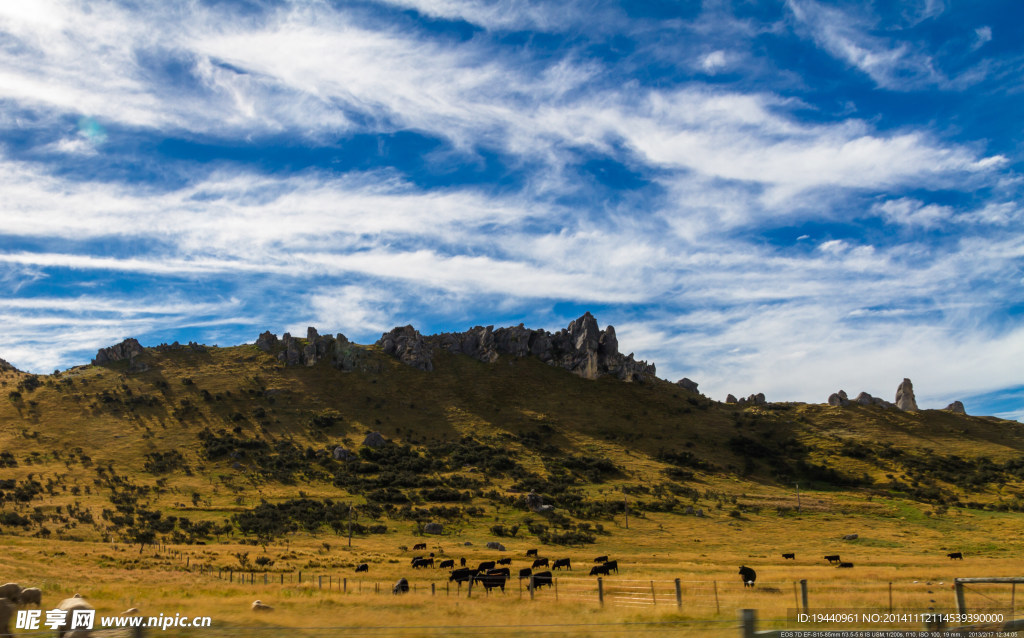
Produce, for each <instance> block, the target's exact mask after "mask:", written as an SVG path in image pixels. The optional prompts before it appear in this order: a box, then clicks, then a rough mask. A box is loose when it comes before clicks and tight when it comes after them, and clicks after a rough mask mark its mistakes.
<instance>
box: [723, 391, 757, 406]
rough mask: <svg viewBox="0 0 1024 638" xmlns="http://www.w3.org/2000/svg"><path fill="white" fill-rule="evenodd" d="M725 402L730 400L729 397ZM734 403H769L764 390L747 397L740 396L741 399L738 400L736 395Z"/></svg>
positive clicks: (741, 404)
mask: <svg viewBox="0 0 1024 638" xmlns="http://www.w3.org/2000/svg"><path fill="white" fill-rule="evenodd" d="M729 396H730V397H731V396H732V395H731V394H730V395H729ZM725 402H726V403H729V402H730V401H729V399H726V400H725ZM732 403H735V404H736V405H740V406H743V405H767V404H768V401H767V400H766V399H765V398H764V392H758V393H757V394H751V395H750V396H749V397H746V398H743V397H740V398H739V400H736V397H733V401H732Z"/></svg>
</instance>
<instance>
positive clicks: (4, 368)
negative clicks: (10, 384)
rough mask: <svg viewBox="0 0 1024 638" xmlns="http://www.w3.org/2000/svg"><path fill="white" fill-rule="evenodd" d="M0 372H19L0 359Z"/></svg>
mask: <svg viewBox="0 0 1024 638" xmlns="http://www.w3.org/2000/svg"><path fill="white" fill-rule="evenodd" d="M0 372H21V371H20V370H18V369H17V368H15V367H14V366H12V365H11V364H9V363H7V362H6V361H4V360H3V359H0Z"/></svg>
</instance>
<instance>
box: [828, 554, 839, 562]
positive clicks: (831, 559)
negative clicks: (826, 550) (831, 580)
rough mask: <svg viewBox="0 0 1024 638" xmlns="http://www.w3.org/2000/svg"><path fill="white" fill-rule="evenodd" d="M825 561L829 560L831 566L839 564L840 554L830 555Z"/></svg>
mask: <svg viewBox="0 0 1024 638" xmlns="http://www.w3.org/2000/svg"><path fill="white" fill-rule="evenodd" d="M825 560H827V561H828V562H829V564H834V563H838V562H839V554H830V555H828V556H826V557H825Z"/></svg>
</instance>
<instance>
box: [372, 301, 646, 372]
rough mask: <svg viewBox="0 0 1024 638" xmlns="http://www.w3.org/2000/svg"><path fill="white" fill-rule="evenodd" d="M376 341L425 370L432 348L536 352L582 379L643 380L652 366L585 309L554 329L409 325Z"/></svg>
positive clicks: (492, 353) (484, 355)
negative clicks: (432, 329) (439, 329)
mask: <svg viewBox="0 0 1024 638" xmlns="http://www.w3.org/2000/svg"><path fill="white" fill-rule="evenodd" d="M377 345H378V346H380V347H381V348H382V349H383V350H384V352H386V353H387V354H389V355H391V356H393V357H395V358H397V359H399V360H400V361H402V362H403V363H405V364H406V365H410V366H412V367H414V368H418V369H420V370H425V371H430V370H433V368H434V363H433V355H434V352H436V351H438V350H447V351H448V352H452V353H455V354H461V355H465V356H467V357H473V358H474V359H478V360H480V361H484V362H486V363H492V362H494V361H495V360H497V359H498V357H499V356H501V355H507V356H513V357H526V356H535V357H537V358H538V359H540V360H541V361H543V362H545V363H547V364H548V365H552V366H557V367H560V368H564V369H566V370H569V371H570V372H573V373H574V374H577V375H579V376H581V377H583V378H585V379H597V378H598V377H602V376H613V377H615V378H617V379H621V380H623V381H642V380H644V379H645V378H647V377H653V376H654V374H655V367H654V365H652V364H648V363H647V362H645V361H636V360H635V359H634V358H633V354H632V353H630V354H628V355H623V354H622V353H620V352H619V342H618V339H617V338H616V336H615V328H614V327H612V326H608V327H607V328H605V329H604V330H601V329H600V328H599V327H598V324H597V320H596V319H595V318H594V317H593V315H591V314H590V313H589V312H588V313H585V314H584V315H583V316H582V317H580V318H579V319H576V320H574V321H573V322H571V323H570V324H569V327H568V328H566V329H565V330H560V331H559V332H556V333H550V332H547V331H546V330H531V329H529V328H525V327H524V326H523V324H519V325H518V326H515V327H510V328H498V329H497V330H495V329H494V326H486V327H485V326H476V327H474V328H470V329H469V330H467V331H466V332H451V333H443V334H439V335H431V336H426V337H424V336H423V335H421V334H420V333H419V332H418V331H416V330H415V329H414V328H413V327H412V326H405V327H400V328H395V329H393V330H391V331H390V332H386V333H384V334H383V335H381V338H380V340H379V341H377Z"/></svg>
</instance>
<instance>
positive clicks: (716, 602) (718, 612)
mask: <svg viewBox="0 0 1024 638" xmlns="http://www.w3.org/2000/svg"><path fill="white" fill-rule="evenodd" d="M711 583H712V584H713V585H714V586H715V613H716V614H720V613H722V608H721V607H719V606H718V581H717V580H713V581H711Z"/></svg>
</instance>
